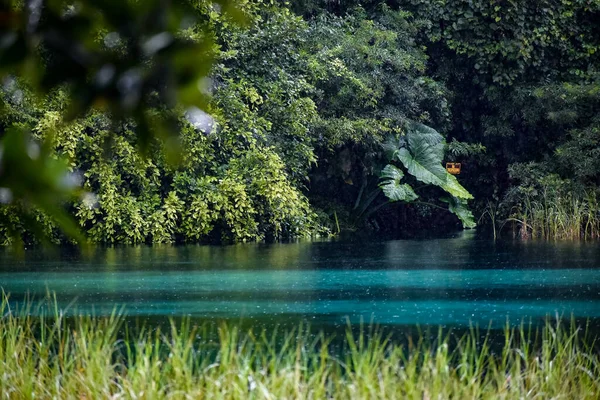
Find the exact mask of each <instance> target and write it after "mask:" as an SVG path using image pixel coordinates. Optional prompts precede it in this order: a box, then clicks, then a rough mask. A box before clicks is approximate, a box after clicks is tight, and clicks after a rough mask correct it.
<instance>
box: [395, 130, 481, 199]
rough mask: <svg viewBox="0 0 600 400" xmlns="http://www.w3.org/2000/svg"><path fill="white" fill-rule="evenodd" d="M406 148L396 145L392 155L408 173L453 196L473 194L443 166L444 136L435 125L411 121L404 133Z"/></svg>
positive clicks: (466, 196) (466, 197)
mask: <svg viewBox="0 0 600 400" xmlns="http://www.w3.org/2000/svg"><path fill="white" fill-rule="evenodd" d="M406 136H407V139H408V148H406V147H404V148H401V149H399V150H398V151H397V152H396V153H395V154H394V155H395V157H396V158H397V159H398V160H399V161H400V162H402V164H403V165H404V166H405V167H406V169H407V170H408V173H409V174H411V175H412V176H414V177H415V178H416V179H417V180H419V181H420V182H423V183H425V184H428V185H435V186H438V187H440V188H442V189H443V190H444V191H446V192H448V193H449V194H451V195H452V196H455V197H458V198H462V199H472V198H473V196H471V194H470V193H469V192H468V191H467V190H466V189H465V188H464V187H462V186H461V184H460V183H458V180H457V179H456V177H455V176H453V175H451V174H449V173H448V172H447V171H446V169H445V168H444V167H443V165H442V162H443V158H444V140H443V137H442V135H440V134H439V133H438V132H437V131H436V130H435V129H432V128H430V127H428V126H425V125H422V124H416V123H413V124H411V125H410V131H409V132H408V133H407V135H406Z"/></svg>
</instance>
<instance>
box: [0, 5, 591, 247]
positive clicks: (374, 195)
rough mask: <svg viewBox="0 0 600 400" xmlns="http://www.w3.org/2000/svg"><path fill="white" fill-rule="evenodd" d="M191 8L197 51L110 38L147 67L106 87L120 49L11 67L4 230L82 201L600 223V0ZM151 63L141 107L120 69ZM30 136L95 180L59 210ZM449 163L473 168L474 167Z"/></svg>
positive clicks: (277, 234)
mask: <svg viewBox="0 0 600 400" xmlns="http://www.w3.org/2000/svg"><path fill="white" fill-rule="evenodd" d="M183 3H184V4H185V7H183V8H182V10H184V11H181V12H179V13H174V14H173V15H174V16H173V20H177V21H179V22H180V21H181V20H182V19H185V18H188V17H190V18H191V17H192V16H193V18H191V19H190V21H191V22H189V23H187V25H185V29H184V28H182V25H181V24H179V25H175V27H174V28H172V27H171V28H170V29H172V31H173V35H172V37H173V38H177V40H180V41H181V42H182V47H181V48H179V47H177V48H174V49H173V52H172V53H170V52H165V53H164V54H163V53H162V52H161V51H162V50H160V51H157V52H156V55H155V54H154V53H152V54H150V55H148V53H144V51H148V48H149V47H148V46H150V45H151V44H153V43H154V44H155V45H156V44H157V43H158V42H159V41H158V39H156V40H155V42H151V41H149V40H147V37H148V35H146V36H144V35H141V36H139V37H143V38H144V40H143V43H142V45H141V46H138V47H139V48H141V49H142V51H141V54H142V56H140V60H141V61H140V64H139V66H137V67H136V66H135V65H133V66H132V64H131V63H132V62H133V61H136V62H137V61H139V60H137V59H136V58H135V54H136V53H135V52H133V53H130V51H131V49H132V48H138V47H136V46H135V44H136V43H137V42H135V40H137V39H139V37H138V36H135V38H134V39H135V40H134V39H130V40H129V41H125V42H119V38H123V34H121V36H118V35H117V36H115V35H112V36H111V31H110V30H107V29H106V27H103V26H99V28H98V29H97V32H93V33H94V35H92V36H93V37H92V38H90V41H89V43H92V44H93V46H95V48H97V49H98V51H99V52H102V51H104V50H105V49H106V48H109V50H110V52H108V53H109V54H111V57H113V59H112V60H113V61H111V63H112V64H110V65H113V64H114V65H116V66H121V65H125V67H124V68H123V69H122V70H121V69H118V68H117V70H116V72H113V75H114V77H113V75H111V76H110V77H109V78H108V81H107V83H106V84H105V87H106V88H107V89H106V92H102V93H100V95H101V96H100V95H98V93H95V94H92V95H90V94H86V92H85V90H83V91H82V90H79V89H81V88H83V89H85V88H87V87H88V86H89V85H91V83H90V82H94V81H93V80H92V78H93V77H95V79H99V77H100V78H101V77H102V76H104V75H102V74H101V72H102V66H103V65H107V64H100V65H99V66H98V67H97V69H96V70H94V74H90V73H89V70H86V71H83V72H82V71H79V72H81V73H80V75H77V77H79V78H78V79H79V80H77V79H67V78H69V77H62V76H59V78H58V80H57V81H56V82H57V83H56V84H55V83H54V82H50V84H48V85H47V86H45V88H46V89H45V90H44V91H42V95H40V91H39V90H37V88H36V85H35V84H34V83H35V76H34V77H33V78H32V76H30V75H27V74H25V73H20V72H22V71H27V70H26V69H22V70H19V69H16V70H15V69H14V68H13V67H11V68H12V69H10V68H6V69H5V68H4V65H3V69H2V72H3V82H2V86H1V89H0V99H1V107H2V108H1V110H2V113H1V116H0V139H1V140H2V141H3V146H4V148H5V151H4V155H3V156H2V159H0V165H3V166H4V168H3V169H0V187H4V189H3V192H2V194H3V195H2V196H0V197H1V198H0V200H2V201H3V202H4V203H6V204H4V205H2V206H0V240H2V241H5V242H7V243H8V242H15V240H17V241H18V240H19V239H22V240H24V241H25V242H32V241H35V240H40V239H39V238H40V237H44V238H49V239H50V240H51V241H55V242H60V241H62V242H64V241H65V238H64V236H63V234H62V233H61V232H60V231H61V230H60V229H59V227H61V228H63V230H64V226H65V224H66V225H67V226H68V224H69V223H68V222H66V223H61V221H63V220H68V217H66V216H65V215H71V216H73V218H74V220H75V221H76V223H77V225H78V226H79V227H80V229H81V230H82V231H83V232H84V233H85V235H86V236H87V237H89V238H90V239H91V240H93V241H95V242H108V243H114V242H125V243H138V242H182V241H201V242H208V241H210V242H222V241H225V242H230V241H245V240H262V239H267V240H272V239H284V238H288V237H295V236H307V235H311V234H328V233H330V232H333V233H336V232H337V231H338V230H343V231H346V230H347V231H353V232H358V233H360V232H367V231H368V232H373V231H375V232H378V233H379V234H386V235H393V236H401V235H404V236H406V235H412V234H416V233H419V232H422V231H426V230H429V231H430V230H437V231H439V230H452V229H458V228H460V227H461V226H463V227H472V226H474V224H475V222H476V221H477V220H478V219H479V225H480V226H481V227H483V228H484V229H489V231H490V232H493V233H494V235H495V234H497V233H499V231H500V230H501V228H503V229H504V232H506V233H508V231H509V230H510V229H509V227H513V228H514V232H515V234H519V235H521V236H523V237H528V236H543V237H549V238H579V237H587V238H591V237H598V235H599V234H600V214H599V213H600V206H599V205H598V201H597V197H598V189H599V185H600V161H598V160H600V157H599V156H600V119H599V118H600V117H599V115H600V114H599V111H600V80H599V77H600V75H599V71H598V67H599V66H600V59H599V58H600V26H599V25H598V23H597V21H599V20H600V1H598V0H589V1H572V2H563V1H554V0H544V1H538V2H531V1H525V0H518V1H512V2H506V1H495V2H489V1H485V2H484V1H468V2H467V1H446V2H429V1H419V0H412V1H410V0H409V1H391V2H379V1H365V2H357V1H347V2H346V1H340V2H329V1H292V2H291V3H289V4H288V3H285V4H280V5H273V4H270V3H263V2H251V3H239V4H237V5H236V7H235V8H234V9H232V10H233V11H231V10H230V11H229V12H225V13H223V12H222V11H223V10H222V9H221V7H226V6H227V3H224V4H223V6H219V7H215V6H213V5H212V3H210V2H183ZM174 4H177V3H174ZM15 7H17V8H15ZM15 7H13V8H12V9H13V10H14V9H18V6H15ZM112 7H118V6H117V5H115V4H113V5H112ZM175 10H177V7H176V8H175ZM225 11H227V9H226V8H225ZM136 13H137V14H136ZM61 15H62V14H61ZM90 15H92V16H93V15H96V14H93V13H91V14H90ZM124 15H128V14H127V13H124ZM132 15H133V16H135V15H138V16H139V11H136V10H133V11H132ZM184 17H185V18H184ZM59 18H64V15H63V16H60V17H59ZM123 18H125V17H123ZM178 18H179V19H178ZM188 19H189V18H188ZM108 20H109V22H111V21H112V20H110V19H108ZM42 21H44V20H43V18H42ZM170 21H171V20H170ZM186 21H187V19H186ZM113 22H114V21H113ZM59 23H60V22H59ZM122 23H123V21H121V20H119V21H116V22H115V24H116V25H115V26H121V25H118V24H122ZM159 28H160V27H159ZM159 28H157V29H159ZM163 28H164V29H166V28H165V27H163ZM163 28H160V29H163ZM115 29H116V28H115ZM119 32H120V31H119ZM88 33H89V32H88ZM154 33H156V32H153V34H154ZM159 33H160V31H159ZM78 34H79V33H78ZM132 37H133V36H132ZM150 37H151V38H156V37H158V38H160V36H150ZM111 38H112V39H115V40H112V39H111ZM140 40H141V39H140ZM113 42H114V43H113ZM2 43H3V46H4V47H3V49H6V48H8V47H7V46H5V45H4V44H5V43H8V42H7V41H4V42H2ZM45 43H46V42H43V41H42V45H40V46H39V48H36V51H38V52H39V54H40V57H41V59H43V60H45V61H44V63H45V64H44V68H45V71H46V72H48V71H50V72H52V71H53V70H52V66H53V65H55V64H53V63H54V62H56V60H54V59H53V58H52V57H51V56H52V54H53V53H52V47H51V43H50V45H48V44H46V45H45V46H44V44H45ZM169 43H171V42H169ZM144 44H145V46H146V47H144ZM158 44H160V43H158ZM183 44H185V45H186V46H190V47H189V48H186V47H184V46H183ZM194 46H195V47H194ZM150 47H151V46H150ZM143 49H146V50H143ZM179 50H180V53H177V51H179ZM2 51H5V50H2ZM6 51H8V50H6ZM190 52H191V53H192V54H194V55H195V58H194V57H192V59H190V60H187V59H185V58H183V59H181V58H178V57H179V56H178V54H190ZM7 54H8V53H7ZM102 54H104V53H102ZM132 54H133V55H132ZM159 56H160V57H159ZM180 59H181V60H185V61H181V62H179V61H178V60H180ZM124 60H125V61H127V62H129V64H127V63H125V62H124ZM132 60H133V61H132ZM173 60H175V61H177V62H172V61H173ZM161 62H162V64H161ZM3 64H4V62H3ZM17 65H25V64H17ZM194 65H197V66H198V67H200V66H203V65H209V66H211V67H210V70H209V69H208V68H206V69H205V70H203V69H202V68H199V70H198V71H195V70H194V69H193V66H194ZM148 66H151V67H148ZM158 66H162V67H161V68H158ZM154 67H157V68H158V69H153V68H154ZM180 67H181V68H180ZM94 68H96V67H94ZM140 68H142V69H143V68H149V69H148V71H150V72H149V73H148V74H142V75H143V76H144V77H148V83H147V84H144V85H141V86H140V87H142V88H143V89H140V90H139V96H138V98H136V99H134V100H135V102H134V103H135V106H133V105H131V106H130V107H129V108H127V107H125V106H127V105H129V104H130V103H126V100H127V98H128V97H127V96H126V95H127V94H131V91H127V90H123V88H122V86H119V84H120V83H119V82H121V85H122V84H123V82H124V80H123V79H124V77H125V78H127V77H128V76H133V77H136V75H131V71H139V70H140ZM15 71H16V72H15ZM19 71H20V72H19ZM67 71H68V70H67ZM76 71H77V70H76ZM144 71H146V70H145V69H144ZM190 71H193V72H194V74H191V72H190ZM128 73H129V74H130V75H127V74H128ZM179 73H180V74H179ZM153 74H154V75H153ZM154 76H156V77H157V78H156V79H154V78H153V77H154ZM203 76H206V77H203ZM166 77H172V78H173V79H171V80H168V82H167V79H166ZM62 78H64V79H62ZM163 78H165V79H164V80H165V81H163ZM42 81H43V82H46V81H44V80H43V79H42ZM96 82H97V80H96ZM136 82H137V81H136ZM183 83H185V84H186V85H187V86H185V85H183ZM170 84H171V85H173V87H177V88H178V89H179V88H182V89H181V90H179V91H177V93H178V96H177V97H176V98H174V97H173V96H171V94H170V93H169V92H168V91H164V93H163V90H164V88H165V87H169V85H170ZM78 85H79V86H78ZM95 87H98V85H96V86H95ZM136 87H137V86H135V85H134V87H133V89H136ZM196 92H198V93H200V95H199V96H196V97H194V95H195V93H196ZM82 93H83V97H78V96H81V95H82ZM190 93H193V94H194V95H192V94H190ZM95 95H98V96H97V97H94V96H95ZM90 96H91V97H90ZM110 96H115V97H114V99H113V97H110ZM100 97H101V98H102V99H104V100H103V101H98V98H100ZM82 99H88V100H90V101H88V103H89V104H88V103H85V102H82ZM106 99H108V100H106ZM91 100H93V101H91ZM113 100H114V102H113ZM124 101H125V103H124ZM134 103H131V104H134ZM73 105H79V106H81V107H79V108H77V109H75V111H73V109H74V107H73ZM123 110H125V111H123ZM173 133H176V135H173ZM26 135H31V136H32V137H33V138H34V141H35V143H39V144H40V150H39V151H40V152H41V156H37V157H38V158H36V157H32V156H31V154H30V152H29V153H28V149H29V150H31V147H30V145H28V144H27V143H28V142H27V143H26V142H23V143H25V144H24V145H22V146H21V147H20V148H21V149H22V151H21V153H20V154H21V155H20V157H30V158H32V159H33V158H36V159H39V157H45V156H46V154H47V157H48V159H57V160H64V162H65V163H66V166H65V168H66V171H67V172H70V173H71V174H70V175H66V176H69V177H70V179H71V180H73V181H76V182H75V183H74V186H76V187H77V190H75V191H72V193H71V195H70V197H66V198H65V199H63V200H62V202H61V203H60V204H61V205H60V207H58V208H59V209H60V212H63V213H64V214H65V215H63V214H60V218H62V220H60V219H59V221H58V223H57V220H56V215H55V213H54V211H55V210H54V208H53V206H47V205H48V204H52V203H51V202H49V200H44V201H43V202H41V203H40V202H39V201H38V199H37V198H36V196H37V195H38V194H37V192H34V193H29V192H27V190H21V191H19V190H18V189H19V187H18V185H17V184H16V183H15V180H13V181H10V179H9V178H10V176H11V174H10V173H9V172H10V171H8V169H7V168H6V166H7V165H9V164H7V163H8V161H10V160H9V157H7V156H6V154H7V152H6V148H7V146H8V144H10V143H9V139H10V140H13V139H14V138H23V137H26ZM11 138H12V139H11ZM173 138H175V139H173ZM27 146H29V147H27ZM14 154H16V153H14ZM446 161H457V162H461V163H462V166H463V170H462V173H461V175H459V176H458V180H456V178H454V177H453V176H451V175H449V174H447V172H446V171H445V169H444V168H443V163H444V162H446ZM13 165H16V164H13ZM13 168H14V167H13ZM57 168H58V167H57ZM13 171H14V169H13ZM16 176H17V177H18V174H17V175H16ZM56 176H58V175H56ZM56 179H58V178H56ZM16 181H17V183H18V182H19V180H16ZM57 182H58V183H57V186H56V187H57V188H58V189H60V188H61V187H62V186H61V185H60V182H64V176H62V178H60V179H58V180H57ZM459 182H460V183H459ZM463 186H464V188H463ZM465 188H466V190H465ZM58 189H57V190H58ZM50 194H51V193H50ZM53 197H56V196H53ZM471 198H473V199H472V200H471ZM467 200H469V203H468V204H467ZM45 205H46V206H45ZM469 209H470V210H471V211H472V214H471V211H469ZM449 211H450V212H449ZM457 217H458V218H457ZM479 217H481V218H479ZM63 222H64V221H63ZM461 222H462V224H461Z"/></svg>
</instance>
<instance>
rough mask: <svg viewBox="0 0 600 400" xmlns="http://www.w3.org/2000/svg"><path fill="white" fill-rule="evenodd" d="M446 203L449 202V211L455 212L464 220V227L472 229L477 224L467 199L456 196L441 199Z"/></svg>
mask: <svg viewBox="0 0 600 400" xmlns="http://www.w3.org/2000/svg"><path fill="white" fill-rule="evenodd" d="M440 200H441V201H443V202H444V203H448V211H450V212H451V213H453V214H454V215H456V216H457V217H458V219H460V221H461V222H462V225H463V228H466V229H471V228H475V227H476V226H477V223H476V222H475V217H474V216H473V213H472V212H471V210H469V209H468V208H467V201H466V200H464V199H459V198H456V197H451V198H447V197H445V198H442V199H440Z"/></svg>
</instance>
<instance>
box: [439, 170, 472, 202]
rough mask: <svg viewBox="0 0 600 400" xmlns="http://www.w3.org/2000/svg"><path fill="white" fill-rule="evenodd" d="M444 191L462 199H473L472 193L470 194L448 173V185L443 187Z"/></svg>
mask: <svg viewBox="0 0 600 400" xmlns="http://www.w3.org/2000/svg"><path fill="white" fill-rule="evenodd" d="M442 189H444V190H445V191H446V192H448V193H450V194H451V195H452V196H454V197H458V198H460V199H465V200H470V199H472V198H473V196H472V195H471V193H469V192H468V191H467V189H465V188H464V187H463V186H462V185H461V184H460V183H458V179H456V177H455V176H454V175H452V174H449V173H448V172H446V183H445V184H444V185H443V186H442Z"/></svg>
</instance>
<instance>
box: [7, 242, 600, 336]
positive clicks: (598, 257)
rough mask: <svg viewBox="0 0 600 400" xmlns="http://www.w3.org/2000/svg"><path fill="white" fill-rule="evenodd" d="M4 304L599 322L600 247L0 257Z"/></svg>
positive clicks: (318, 247) (242, 314) (205, 315)
mask: <svg viewBox="0 0 600 400" xmlns="http://www.w3.org/2000/svg"><path fill="white" fill-rule="evenodd" d="M0 287H1V288H2V290H3V291H4V292H6V293H10V299H11V303H12V306H18V303H20V302H22V301H23V299H24V298H25V297H26V296H30V297H34V298H42V297H43V296H44V295H45V294H46V293H48V292H54V293H56V297H57V300H58V303H59V307H61V308H62V309H63V310H65V311H66V312H67V313H75V312H93V313H95V314H96V315H103V314H109V313H110V312H112V311H113V310H114V309H115V307H121V306H122V307H124V308H125V310H126V313H127V314H128V315H130V316H135V317H141V318H144V317H147V318H157V317H170V316H173V317H178V316H188V315H189V316H192V317H194V318H202V319H234V320H236V319H237V320H243V321H247V322H248V321H256V322H267V323H279V322H281V321H288V322H289V321H291V322H293V323H297V322H298V321H309V322H310V323H311V324H317V325H332V326H339V325H345V324H346V323H347V321H350V322H351V323H358V322H360V321H361V320H363V321H365V322H370V321H373V322H375V323H377V324H381V325H404V326H406V325H417V324H418V325H444V326H462V327H465V326H469V325H470V324H478V325H480V326H485V327H487V326H489V325H490V324H491V325H492V326H493V327H501V326H503V325H504V324H505V323H506V321H507V319H509V320H510V322H511V323H514V324H518V323H520V322H521V321H523V320H525V321H533V322H534V323H536V322H541V321H542V320H543V319H544V318H545V317H546V316H555V315H557V314H558V315H562V316H565V317H570V316H571V315H573V316H575V317H576V318H583V319H585V318H590V319H591V320H593V321H600V245H599V244H598V243H594V242H591V243H584V242H562V243H561V242H559V243H554V242H535V241H529V242H519V241H514V242H512V241H498V242H493V241H490V240H478V239H477V238H476V237H475V236H474V235H473V233H472V232H465V233H462V234H459V235H457V236H456V237H451V238H444V239H434V240H401V241H373V242H366V241H354V242H341V241H332V242H299V243H289V244H272V245H265V244H246V245H235V246H224V247H216V246H184V247H171V246H158V247H156V246H155V247H147V246H139V247H117V248H95V249H93V250H91V251H90V252H88V253H85V254H78V253H74V252H73V251H67V250H57V251H56V252H54V253H47V252H43V251H41V250H33V251H26V252H25V254H24V256H22V258H19V257H16V256H15V255H13V254H12V253H11V252H10V251H9V250H2V251H0Z"/></svg>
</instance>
